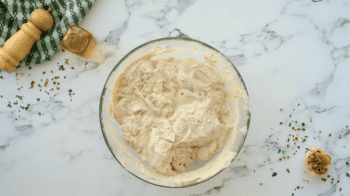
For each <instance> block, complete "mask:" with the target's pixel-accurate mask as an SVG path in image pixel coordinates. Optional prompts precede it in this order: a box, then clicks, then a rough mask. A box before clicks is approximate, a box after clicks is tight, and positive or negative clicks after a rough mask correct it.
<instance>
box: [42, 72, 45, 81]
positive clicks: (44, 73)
mask: <svg viewBox="0 0 350 196" xmlns="http://www.w3.org/2000/svg"><path fill="white" fill-rule="evenodd" d="M45 73H46V72H45V71H44V72H43V75H45ZM41 81H43V80H41Z"/></svg>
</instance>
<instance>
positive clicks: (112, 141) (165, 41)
mask: <svg viewBox="0 0 350 196" xmlns="http://www.w3.org/2000/svg"><path fill="white" fill-rule="evenodd" d="M156 47H163V48H165V49H171V48H176V49H181V50H182V52H181V54H180V55H178V54H171V53H170V54H167V55H168V56H167V57H170V56H176V57H177V58H186V57H192V58H195V59H197V60H199V61H204V58H203V57H201V56H200V55H202V54H215V55H220V56H219V60H220V63H221V65H227V64H229V65H231V66H228V67H226V68H225V69H228V70H229V71H230V72H232V76H233V78H234V80H235V82H236V84H237V86H238V87H239V88H240V89H242V90H244V91H245V92H246V93H247V94H246V95H247V96H246V97H245V98H240V99H239V100H238V109H239V114H238V123H237V127H236V131H235V132H233V133H232V134H231V135H230V136H229V138H228V139H227V141H226V143H225V145H224V146H223V148H222V149H228V151H229V152H230V153H229V154H227V153H226V152H225V154H223V153H222V152H223V151H222V149H221V150H220V151H218V152H217V153H216V155H214V156H213V157H212V158H211V159H210V160H208V161H196V162H195V163H194V165H193V166H191V167H190V168H188V169H186V174H184V175H187V176H186V180H185V181H178V180H177V179H176V178H171V177H164V176H156V177H155V176H153V175H149V174H147V173H145V172H142V171H147V172H151V173H152V172H153V173H154V172H155V171H154V170H153V169H152V168H150V167H148V164H147V163H146V162H142V161H141V159H140V156H139V155H138V153H137V152H136V151H135V150H134V149H133V148H131V147H130V146H129V145H127V144H126V142H125V141H124V139H123V137H122V135H121V130H120V127H119V124H118V123H117V122H115V121H114V120H113V119H112V118H111V117H110V116H109V115H108V108H109V106H110V105H111V103H112V98H111V95H112V93H115V89H114V84H115V82H116V80H117V79H118V77H119V75H120V74H121V73H122V72H123V70H124V69H125V68H126V67H127V66H128V65H130V63H132V62H133V61H134V60H136V59H138V58H140V57H142V56H144V55H146V54H148V53H150V52H151V51H152V49H154V48H156ZM169 55H170V56H169ZM153 58H156V57H153ZM219 67H222V66H219ZM99 114H100V124H101V129H102V133H103V136H104V139H105V141H106V144H107V146H108V148H109V150H110V151H111V152H112V154H113V156H114V157H115V159H116V160H117V161H118V162H119V164H120V165H121V166H122V167H124V168H125V169H126V170H127V171H128V172H130V173H131V174H133V175H134V176H136V177H137V178H139V179H141V180H143V181H145V182H148V183H150V184H154V185H157V186H162V187H174V188H175V187H176V188H180V187H188V186H193V185H196V184H199V183H202V182H204V181H206V180H209V179H210V178H212V177H214V176H216V175H217V174H219V173H220V172H221V171H223V170H224V169H225V168H226V167H227V166H229V165H230V163H231V162H232V161H233V160H234V158H235V157H236V156H237V154H238V153H239V151H240V150H241V148H242V146H243V143H244V141H245V138H246V136H247V133H248V129H249V124H250V100H249V97H248V92H247V88H246V86H245V84H244V81H243V79H242V77H241V75H240V74H239V72H238V70H237V69H236V67H235V66H234V65H233V64H232V62H231V61H230V60H229V59H228V58H227V57H225V55H223V54H222V53H220V52H219V51H218V50H216V49H215V48H213V47H211V46H209V45H208V44H205V43H203V42H200V41H197V40H193V39H189V38H162V39H157V40H153V41H150V42H148V43H145V44H142V45H140V46H138V47H136V48H135V49H133V50H132V51H131V52H129V53H128V54H127V55H125V56H124V57H123V58H122V59H121V60H120V61H119V62H118V64H117V65H116V66H115V67H114V68H113V69H112V71H111V73H110V74H109V76H108V78H107V81H106V84H105V86H104V88H103V91H102V95H101V100H100V111H99ZM219 156H221V157H220V159H219V158H218V157H219ZM223 157H224V158H225V157H227V161H225V163H223V162H222V161H221V160H222V158H223ZM219 160H220V161H219ZM203 171H204V172H203Z"/></svg>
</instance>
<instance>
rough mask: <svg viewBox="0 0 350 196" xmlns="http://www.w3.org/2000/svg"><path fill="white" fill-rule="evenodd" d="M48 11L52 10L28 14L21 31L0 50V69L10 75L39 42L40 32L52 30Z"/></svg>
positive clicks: (41, 10)
mask: <svg viewBox="0 0 350 196" xmlns="http://www.w3.org/2000/svg"><path fill="white" fill-rule="evenodd" d="M50 11H52V10H50V9H49V10H44V9H42V8H39V9H36V10H34V11H33V12H32V13H31V14H30V20H29V21H28V22H27V23H24V24H22V26H21V30H19V31H18V32H17V33H15V34H14V35H13V36H11V37H10V39H8V40H7V41H6V42H5V44H4V47H2V48H0V68H2V69H3V70H5V71H6V72H8V73H12V72H13V70H15V69H16V67H18V66H19V64H20V62H21V61H22V60H24V59H25V58H26V57H27V55H28V54H29V52H30V50H31V49H32V47H33V45H34V43H35V42H36V41H39V40H40V35H41V33H42V32H41V31H40V30H42V31H48V30H50V29H51V28H52V26H53V22H54V20H53V17H52V15H51V14H50ZM39 29H40V30H39Z"/></svg>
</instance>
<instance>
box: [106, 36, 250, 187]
mask: <svg viewBox="0 0 350 196" xmlns="http://www.w3.org/2000/svg"><path fill="white" fill-rule="evenodd" d="M164 40H184V41H192V42H197V43H199V44H202V45H204V46H206V47H208V48H210V49H212V50H214V51H216V52H218V53H220V54H221V55H222V56H223V57H224V58H226V59H227V60H228V61H229V62H230V63H231V66H232V67H233V68H234V69H235V71H236V73H237V75H238V77H239V79H240V80H241V82H242V84H243V87H244V90H245V91H246V92H247V96H248V99H249V94H248V89H247V87H246V84H245V83H244V80H243V78H242V76H241V74H240V73H239V71H238V70H237V68H236V66H235V65H234V64H233V63H232V62H231V60H230V59H229V58H227V57H226V56H225V55H224V54H223V53H222V52H220V51H219V50H217V49H216V48H214V47H212V46H210V45H208V44H206V43H204V42H201V41H199V40H195V39H192V38H188V37H164V38H160V39H154V40H151V41H149V42H146V43H144V44H141V45H139V46H137V47H135V48H134V49H132V50H131V51H130V52H128V53H127V54H126V55H125V56H124V57H123V58H121V59H120V60H119V61H118V63H117V64H116V65H115V66H114V67H113V69H112V70H111V72H110V73H109V75H108V77H107V79H106V82H105V84H104V86H103V90H102V93H101V97H100V105H99V118H100V126H101V131H102V135H103V138H104V141H105V143H106V144H107V147H108V149H109V151H110V152H111V153H112V155H113V157H114V158H115V159H116V160H117V162H118V163H119V164H120V165H121V166H122V167H123V168H124V169H125V170H126V171H128V172H129V173H130V174H132V175H133V176H135V177H136V178H138V179H140V180H142V181H144V182H147V183H149V184H152V185H155V186H159V187H163V188H187V187H191V186H195V185H198V184H201V183H203V182H206V181H208V180H210V179H212V178H214V177H215V176H217V175H218V174H220V173H221V172H222V171H224V170H225V169H226V168H227V167H225V168H223V169H221V170H220V171H219V172H217V173H216V174H215V175H213V176H211V177H210V178H208V179H205V180H203V181H201V182H197V183H195V184H190V185H186V186H179V187H172V186H164V185H159V184H155V183H152V182H148V181H147V180H144V179H142V178H141V177H138V176H137V175H135V174H133V173H132V172H130V171H129V170H128V169H126V168H125V167H124V166H123V164H122V163H121V162H120V161H119V160H118V158H117V157H116V156H115V155H114V153H113V151H112V148H111V147H110V145H109V143H108V139H107V136H106V134H105V132H104V126H103V124H102V107H103V105H102V103H103V100H104V98H103V97H104V95H105V93H106V85H107V82H108V80H109V78H110V77H111V75H112V73H113V72H114V71H115V70H116V69H117V68H118V67H119V65H120V64H121V63H122V62H123V61H124V60H125V59H126V58H127V57H128V56H130V55H131V54H132V53H134V52H135V51H136V50H138V49H140V48H142V47H144V46H146V45H148V44H151V43H154V42H158V41H164ZM249 103H250V101H249ZM250 119H251V110H248V119H247V132H246V134H245V135H244V136H243V142H242V143H241V144H240V146H239V148H238V151H237V154H236V156H235V157H234V158H232V160H231V163H232V162H233V161H234V160H235V158H236V157H237V156H238V154H239V152H240V151H241V149H242V147H243V144H244V142H245V140H246V138H247V135H248V131H249V126H250Z"/></svg>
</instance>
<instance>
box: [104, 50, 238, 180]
mask: <svg viewBox="0 0 350 196" xmlns="http://www.w3.org/2000/svg"><path fill="white" fill-rule="evenodd" d="M151 57H152V56H148V57H145V58H142V59H140V60H139V61H137V63H134V64H132V65H130V66H129V67H128V68H127V69H126V70H125V71H124V73H123V74H121V75H120V78H119V79H118V82H117V83H118V85H116V88H117V91H116V93H115V94H113V95H112V96H113V104H112V107H111V110H110V112H109V115H110V116H111V117H112V118H113V119H114V120H115V121H117V122H118V123H119V125H120V127H121V133H122V136H123V138H124V140H125V141H126V143H127V144H128V145H130V146H131V147H132V148H133V149H135V150H136V151H137V152H138V153H139V155H140V156H141V159H142V161H148V162H150V166H151V167H152V168H154V169H155V170H156V171H157V172H158V173H161V174H164V175H167V176H172V175H176V174H179V173H183V172H185V168H186V167H189V166H191V165H192V164H193V162H194V161H195V160H208V159H210V157H211V156H213V155H214V154H215V153H216V152H217V151H218V150H219V149H220V148H221V147H222V146H223V145H224V144H225V141H226V138H227V137H228V134H230V133H231V132H232V131H234V126H235V125H236V120H235V119H236V118H237V114H238V109H237V108H236V107H237V102H235V101H234V100H233V101H234V102H235V103H233V106H234V108H235V110H234V112H232V111H230V108H229V106H228V104H227V99H228V98H229V97H243V95H244V93H243V92H242V90H240V89H239V88H238V87H237V86H236V85H235V84H230V85H231V86H230V89H231V90H230V92H228V91H227V90H225V82H226V81H224V80H223V79H222V77H220V75H219V74H218V73H216V71H215V69H214V67H213V66H210V65H209V64H207V63H203V62H199V61H197V60H195V59H193V58H186V59H178V58H174V57H171V58H158V59H152V58H151ZM226 77H227V74H226ZM224 78H225V77H224ZM232 94H233V95H232Z"/></svg>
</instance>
